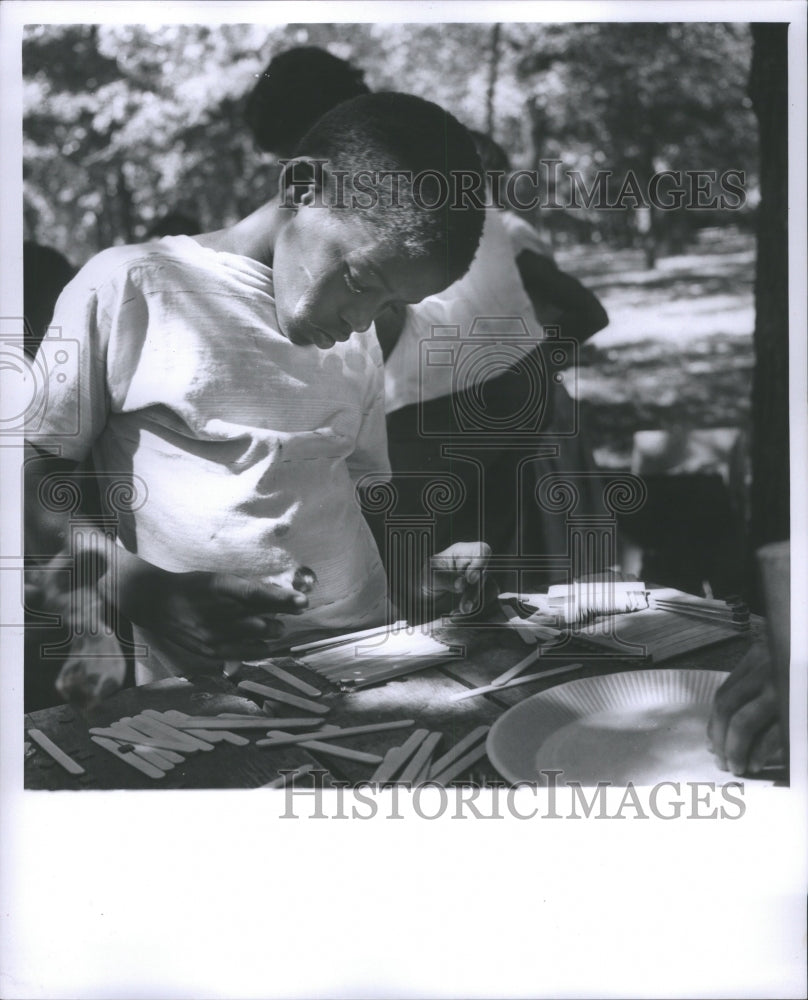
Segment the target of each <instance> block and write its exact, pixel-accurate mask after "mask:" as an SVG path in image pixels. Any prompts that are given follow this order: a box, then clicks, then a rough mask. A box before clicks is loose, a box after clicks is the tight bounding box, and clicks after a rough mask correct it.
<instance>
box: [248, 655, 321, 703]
mask: <svg viewBox="0 0 808 1000" xmlns="http://www.w3.org/2000/svg"><path fill="white" fill-rule="evenodd" d="M257 666H259V667H260V668H261V669H262V670H266V672H267V673H268V674H272V676H273V677H275V678H276V679H277V680H279V681H283V683H284V684H288V685H289V687H292V688H294V689H295V690H296V691H301V692H302V693H303V694H308V695H310V696H311V697H312V698H319V697H320V695H321V694H322V693H323V692H322V691H321V690H320V689H319V688H316V687H315V686H314V685H313V684H307V683H306V682H305V681H302V680H301V679H300V678H299V677H295V675H294V674H291V673H289V671H288V670H283V669H282V668H281V667H276V666H275V664H274V663H259V664H257Z"/></svg>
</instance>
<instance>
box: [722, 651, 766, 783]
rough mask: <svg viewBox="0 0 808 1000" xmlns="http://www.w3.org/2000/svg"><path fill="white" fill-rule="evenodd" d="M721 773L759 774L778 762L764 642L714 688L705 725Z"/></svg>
mask: <svg viewBox="0 0 808 1000" xmlns="http://www.w3.org/2000/svg"><path fill="white" fill-rule="evenodd" d="M707 735H708V738H709V740H710V744H711V747H710V749H711V750H712V752H713V753H714V754H715V756H716V757H717V758H718V766H719V767H720V768H721V770H722V771H732V773H733V774H736V775H742V774H757V773H758V772H759V771H761V770H762V769H763V768H764V767H765V766H766V765H767V764H779V763H782V760H783V753H782V749H783V748H782V739H781V735H780V725H779V715H778V701H777V692H776V690H775V687H774V670H773V667H772V666H771V663H770V659H769V650H768V646H767V644H766V642H765V641H763V642H757V643H755V645H754V646H752V648H751V649H750V650H749V652H748V653H747V654H746V655H745V656H744V658H743V659H742V660H741V662H740V663H739V664H738V665H737V666H736V667H735V669H734V670H733V671H732V673H731V674H730V675H729V677H728V678H727V679H726V680H725V681H724V683H723V684H722V685H721V687H720V688H719V689H718V691H717V692H716V695H715V700H714V701H713V710H712V714H711V715H710V722H709V726H708V729H707Z"/></svg>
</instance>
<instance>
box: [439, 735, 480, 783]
mask: <svg viewBox="0 0 808 1000" xmlns="http://www.w3.org/2000/svg"><path fill="white" fill-rule="evenodd" d="M485 755H486V749H485V743H481V744H480V745H479V746H478V747H475V748H474V749H473V750H470V751H469V752H468V753H467V754H465V756H463V757H460V758H459V760H456V761H455V762H454V764H450V765H449V766H448V767H447V768H446V769H445V770H443V771H441V772H439V773H438V774H433V775H432V777H430V779H429V780H430V781H434V782H436V783H437V784H439V785H448V784H449V782H451V781H454V780H455V778H457V777H459V776H460V775H461V774H462V773H463V772H464V771H467V770H468V769H469V768H470V767H473V766H474V765H475V764H476V763H477V761H478V760H482V759H483V757H485Z"/></svg>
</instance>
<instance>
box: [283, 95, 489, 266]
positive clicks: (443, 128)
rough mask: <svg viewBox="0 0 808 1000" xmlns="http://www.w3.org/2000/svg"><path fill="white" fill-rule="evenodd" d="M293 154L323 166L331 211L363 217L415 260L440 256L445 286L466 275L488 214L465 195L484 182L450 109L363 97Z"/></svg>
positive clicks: (328, 117)
mask: <svg viewBox="0 0 808 1000" xmlns="http://www.w3.org/2000/svg"><path fill="white" fill-rule="evenodd" d="M295 155H296V156H300V157H307V158H310V159H316V160H320V161H324V164H325V165H324V168H323V176H324V184H325V185H330V187H327V188H326V189H327V190H330V191H331V193H332V204H334V203H335V204H336V207H345V208H350V209H351V210H353V211H354V212H357V213H359V214H361V215H362V216H363V218H365V219H366V220H367V221H368V222H369V223H370V224H371V225H372V226H373V227H374V228H375V229H376V230H377V231H379V232H382V233H384V234H385V235H386V236H388V237H389V239H390V242H391V243H395V244H396V246H397V247H403V248H404V249H405V251H406V252H407V253H408V254H409V255H411V256H413V257H422V256H426V255H430V256H439V257H440V259H441V262H442V263H443V264H444V266H445V270H446V276H447V284H451V283H453V282H455V281H457V280H458V279H459V278H461V277H462V276H463V275H464V274H465V273H466V271H467V270H468V268H469V266H470V264H471V262H472V260H473V259H474V254H475V252H476V250H477V246H478V245H479V242H480V236H481V235H482V229H483V222H484V217H485V210H484V208H483V206H482V204H481V203H480V202H479V199H476V200H475V199H474V198H470V197H467V196H463V190H464V189H465V190H468V186H469V184H473V185H474V189H475V190H476V192H477V194H478V195H479V192H480V190H481V188H483V186H484V178H483V172H482V164H481V162H480V156H479V154H478V152H477V149H476V147H475V144H474V140H473V138H472V136H471V133H470V132H469V131H468V129H467V128H465V126H463V125H461V124H460V122H459V121H458V120H457V119H456V118H455V117H454V116H453V115H451V114H449V112H448V111H445V110H444V109H443V108H441V107H439V106H438V105H437V104H433V103H432V102H431V101H425V100H423V99H422V98H420V97H413V96H412V95H409V94H399V93H376V94H367V95H365V96H362V97H357V98H354V99H353V100H351V101H346V102H344V103H343V104H340V105H339V106H337V107H336V108H334V109H333V110H331V111H329V112H328V113H327V114H325V115H324V116H323V117H322V118H321V119H320V120H319V121H318V122H317V123H316V124H315V125H314V126H313V127H312V128H311V129H310V130H309V132H307V133H306V135H305V136H303V138H302V139H301V140H300V142H299V143H298V146H297V148H296V150H295ZM335 172H339V175H341V178H342V180H341V181H340V182H339V184H338V183H337V180H336V177H335ZM368 172H371V173H372V174H374V176H375V178H376V179H375V180H371V181H369V180H368ZM359 175H362V184H361V187H359V185H358V184H357V185H354V183H353V182H354V179H356V178H358V176H359ZM392 175H395V176H392ZM336 192H339V194H336ZM357 192H361V193H357ZM335 194H336V201H335V202H334V195H335Z"/></svg>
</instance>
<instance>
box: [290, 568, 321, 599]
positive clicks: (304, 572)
mask: <svg viewBox="0 0 808 1000" xmlns="http://www.w3.org/2000/svg"><path fill="white" fill-rule="evenodd" d="M292 586H293V587H294V589H295V590H299V591H300V593H301V594H310V593H311V592H312V590H314V588H315V587H316V586H317V574H316V573H315V572H314V570H313V569H309V567H308V566H298V567H297V569H296V570H295V575H294V577H293V578H292Z"/></svg>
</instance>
